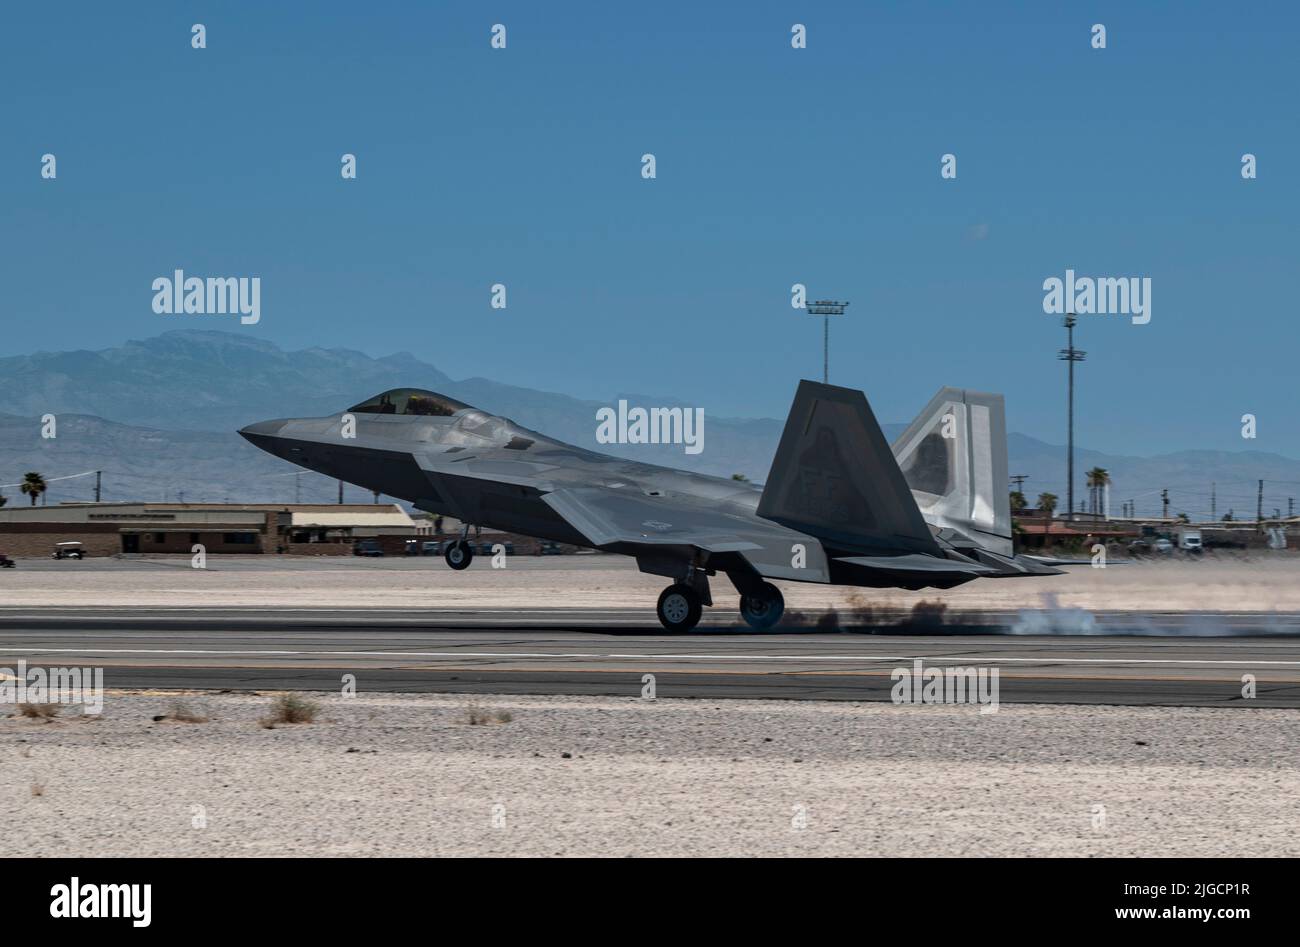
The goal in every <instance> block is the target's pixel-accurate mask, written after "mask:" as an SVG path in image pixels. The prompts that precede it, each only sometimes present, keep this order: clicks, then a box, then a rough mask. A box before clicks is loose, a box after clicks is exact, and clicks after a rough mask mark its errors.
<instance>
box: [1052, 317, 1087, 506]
mask: <svg viewBox="0 0 1300 947" xmlns="http://www.w3.org/2000/svg"><path fill="white" fill-rule="evenodd" d="M1076 322H1078V320H1077V319H1075V318H1074V313H1072V312H1071V313H1068V314H1067V315H1066V317H1065V318H1064V319H1063V320H1061V325H1063V326H1065V332H1066V339H1067V340H1068V341H1067V343H1066V347H1065V348H1063V349H1061V352H1060V354H1059V355H1057V356H1056V357H1057V358H1058V359H1059V360H1061V361H1064V362H1067V363H1068V364H1069V367H1070V398H1069V404H1070V407H1069V416H1070V421H1069V425H1070V426H1069V433H1068V438H1069V447H1068V448H1067V451H1066V464H1065V468H1066V477H1067V478H1068V479H1069V482H1068V483H1067V484H1066V486H1065V498H1066V499H1065V509H1066V511H1067V512H1068V513H1069V518H1070V519H1074V363H1075V362H1082V361H1083V360H1084V359H1085V358H1087V356H1088V353H1087V352H1082V351H1080V350H1079V349H1076V348H1075V347H1074V326H1075V323H1076Z"/></svg>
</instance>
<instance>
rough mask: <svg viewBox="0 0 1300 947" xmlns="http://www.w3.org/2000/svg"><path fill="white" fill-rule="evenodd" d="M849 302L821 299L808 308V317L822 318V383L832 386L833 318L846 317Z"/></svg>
mask: <svg viewBox="0 0 1300 947" xmlns="http://www.w3.org/2000/svg"><path fill="white" fill-rule="evenodd" d="M847 305H848V302H847V301H846V302H842V303H841V302H836V301H835V300H833V299H819V300H817V301H816V302H814V303H812V304H811V305H809V306H808V315H810V316H821V317H822V383H823V384H830V378H831V316H842V315H844V307H845V306H847Z"/></svg>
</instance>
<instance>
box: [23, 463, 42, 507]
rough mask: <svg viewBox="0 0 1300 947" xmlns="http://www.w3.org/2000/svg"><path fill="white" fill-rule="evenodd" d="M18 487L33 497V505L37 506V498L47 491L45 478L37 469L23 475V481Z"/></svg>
mask: <svg viewBox="0 0 1300 947" xmlns="http://www.w3.org/2000/svg"><path fill="white" fill-rule="evenodd" d="M18 489H19V490H21V491H22V492H23V493H25V494H27V495H28V496H29V497H31V498H32V506H35V505H36V498H37V497H39V496H40V495H41V494H42V493H44V492H45V478H44V477H42V476H41V475H40V474H38V473H36V472H35V471H30V472H28V473H26V474H24V475H23V482H22V483H21V484H20V485H19V487H18Z"/></svg>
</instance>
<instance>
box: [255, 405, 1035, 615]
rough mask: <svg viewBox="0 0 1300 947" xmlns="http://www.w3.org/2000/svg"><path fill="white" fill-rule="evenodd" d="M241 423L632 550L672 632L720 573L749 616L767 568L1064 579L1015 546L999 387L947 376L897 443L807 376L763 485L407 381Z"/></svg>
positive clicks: (364, 473)
mask: <svg viewBox="0 0 1300 947" xmlns="http://www.w3.org/2000/svg"><path fill="white" fill-rule="evenodd" d="M239 433H240V434H242V435H243V436H244V437H245V438H247V439H248V440H249V441H251V442H252V443H253V444H256V445H257V446H258V447H260V448H262V449H263V450H266V451H268V452H270V453H272V454H275V455H276V456H277V457H282V458H284V459H285V460H288V461H291V462H293V463H295V464H298V465H299V466H302V467H306V468H308V469H310V470H315V471H319V472H320V473H323V474H325V475H327V476H329V477H333V478H337V479H340V480H344V481H346V482H348V483H353V484H356V485H358V486H361V487H365V488H366V489H367V490H371V491H378V492H380V493H383V494H387V495H388V496H393V497H398V498H400V499H403V500H407V501H409V502H410V503H411V504H412V505H413V506H414V507H416V508H418V509H421V510H426V511H428V512H430V513H437V514H446V515H449V516H454V517H455V518H456V519H458V520H460V521H461V522H462V523H464V524H471V523H472V524H476V525H479V526H486V527H490V528H494V529H499V530H504V531H506V532H511V533H519V534H523V535H526V536H533V537H536V538H539V539H543V540H551V541H554V542H558V543H566V544H572V545H575V546H584V547H590V548H594V549H600V550H604V551H606V552H614V553H621V554H623V555H627V556H632V557H633V558H635V559H636V563H637V566H638V567H639V568H640V569H641V571H642V572H646V573H650V574H653V575H660V576H665V577H667V578H669V579H672V584H671V585H669V586H668V587H667V588H666V589H664V591H663V594H662V595H660V596H659V603H658V614H659V620H660V622H662V623H663V625H664V627H665V628H667V629H668V630H670V631H674V632H682V631H689V630H690V629H691V628H694V627H695V625H696V624H697V623H698V622H699V620H700V616H701V612H702V609H703V607H704V606H706V605H710V606H711V605H712V604H713V597H712V594H711V592H710V587H709V579H710V577H713V576H716V575H717V574H718V573H720V572H721V573H723V574H725V575H726V576H727V578H728V579H730V580H731V584H732V585H733V586H735V589H736V591H737V593H739V596H740V614H741V616H742V617H743V618H744V620H745V622H746V623H747V624H748V625H749V626H750V627H752V628H755V629H765V628H770V627H772V626H774V625H776V624H777V623H778V622H779V621H780V619H781V615H782V613H783V611H784V609H785V600H784V598H783V596H782V595H781V591H780V590H779V589H778V588H777V587H776V586H775V585H773V584H772V582H770V581H769V580H771V579H779V580H788V581H794V582H819V583H823V584H826V583H829V584H832V585H852V586H863V587H867V588H903V589H923V588H942V589H946V588H951V587H953V586H956V585H960V584H962V583H964V582H969V581H971V580H972V579H977V578H1012V577H1022V576H1034V575H1057V574H1060V573H1059V570H1057V569H1053V568H1051V567H1050V566H1048V565H1047V563H1046V562H1045V561H1043V560H1038V559H1034V558H1032V557H1028V556H1022V555H1016V554H1015V553H1014V552H1013V550H1012V543H1011V512H1010V498H1009V493H1008V482H1009V481H1008V478H1007V448H1006V420H1005V410H1004V406H1003V400H1002V396H1001V395H992V394H982V393H979V392H973V391H966V390H962V389H958V388H944V389H942V390H940V391H939V393H938V394H936V395H935V396H934V397H933V398H932V399H931V400H930V403H929V404H928V405H926V407H925V409H924V410H923V411H922V412H921V413H920V415H918V416H917V418H916V420H915V421H913V422H912V424H911V425H910V426H909V427H908V428H907V430H906V431H904V432H903V434H902V435H901V436H900V437H899V438H898V440H897V441H895V443H894V444H893V445H892V447H891V446H890V444H889V443H888V442H887V441H886V440H885V436H884V434H883V433H882V432H881V430H880V425H879V424H878V423H877V421H876V418H875V415H874V414H873V413H872V410H871V406H870V405H869V404H868V403H867V399H866V396H865V395H864V394H863V393H862V392H861V391H856V390H853V389H849V388H840V387H836V386H833V385H826V384H819V383H816V382H812V381H802V382H800V384H799V388H798V391H797V392H796V394H795V399H794V404H793V405H792V406H791V408H790V416H789V418H788V419H787V421H786V424H785V430H784V433H783V434H782V436H781V442H780V445H779V446H778V447H777V451H776V456H775V458H774V459H773V461H772V467H771V471H770V473H769V474H768V477H767V481H766V483H765V484H764V485H763V486H761V487H760V486H757V485H754V484H750V483H745V482H738V481H736V480H726V479H722V478H720V477H712V476H706V475H703V474H697V473H690V472H686V471H681V470H673V469H670V468H667V467H660V466H655V465H651V464H643V463H637V462H636V461H632V460H627V459H624V458H621V457H611V456H609V455H607V454H600V453H597V452H595V451H591V450H586V449H584V448H581V447H575V446H573V445H571V444H565V443H562V442H560V441H557V440H553V439H551V438H549V437H546V436H545V435H543V434H539V433H537V432H536V431H530V430H528V429H527V428H524V427H521V426H520V425H518V424H516V423H514V422H513V421H511V420H509V419H507V418H502V417H496V416H494V415H491V414H488V413H486V412H484V411H480V410H478V409H476V408H473V407H470V406H469V405H467V404H462V403H461V402H459V401H456V400H455V399H453V398H448V397H446V396H445V395H440V394H436V393H434V392H432V391H424V390H422V389H416V388H400V389H394V390H392V391H386V392H384V393H383V394H380V395H377V396H376V397H374V398H371V399H370V400H368V401H364V402H362V403H361V404H358V405H355V406H353V407H351V408H349V409H348V410H347V411H345V412H340V413H339V414H335V415H331V416H329V417H323V418H291V419H281V420H275V421H262V422H260V423H257V424H251V425H249V426H248V427H245V428H243V429H242V430H241V431H240V432H239ZM468 529H469V527H468V526H466V532H465V533H464V534H462V537H461V538H460V539H459V540H457V541H455V542H453V543H451V544H450V545H449V546H448V548H447V550H446V553H445V558H446V561H447V565H449V566H450V567H451V568H453V569H464V568H466V567H467V566H469V564H470V560H471V559H472V558H473V549H472V548H471V546H470V545H469V543H468V542H467V536H468Z"/></svg>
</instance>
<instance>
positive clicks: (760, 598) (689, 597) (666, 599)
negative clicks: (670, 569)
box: [656, 576, 785, 633]
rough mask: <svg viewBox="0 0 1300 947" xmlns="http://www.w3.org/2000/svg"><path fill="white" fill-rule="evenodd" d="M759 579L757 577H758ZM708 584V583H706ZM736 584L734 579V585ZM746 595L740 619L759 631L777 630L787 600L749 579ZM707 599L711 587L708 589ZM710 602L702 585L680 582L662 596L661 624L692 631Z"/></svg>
mask: <svg viewBox="0 0 1300 947" xmlns="http://www.w3.org/2000/svg"><path fill="white" fill-rule="evenodd" d="M754 578H755V579H756V578H757V577H756V576H755V577H754ZM705 581H706V582H707V580H705ZM734 581H735V580H734V579H733V582H734ZM743 581H744V587H745V591H743V592H741V594H740V615H741V617H742V618H744V619H745V624H747V625H749V627H750V628H753V629H754V630H755V631H763V630H764V629H767V628H771V627H773V626H774V625H775V624H776V623H777V622H779V621H780V620H781V616H782V615H783V614H784V613H785V597H784V596H782V595H781V590H780V589H778V588H777V587H776V586H775V585H773V584H772V583H771V582H762V581H752V580H751V579H749V578H746V579H745V580H743ZM704 589H705V594H706V595H707V589H708V586H707V584H705V585H704ZM712 604H713V602H712V600H709V601H706V600H705V598H704V596H703V595H701V593H700V590H699V582H698V581H697V582H696V583H690V584H688V583H686V582H676V583H674V584H673V585H670V586H668V588H666V589H664V590H663V592H662V593H661V594H660V595H659V605H658V607H657V608H656V611H657V612H658V614H659V623H660V624H662V625H663V626H664V627H665V628H666V629H668V630H669V631H671V632H674V633H678V632H684V631H690V630H691V629H692V628H694V627H695V626H696V625H697V624H699V622H700V616H701V615H702V614H703V612H704V606H705V605H712Z"/></svg>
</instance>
